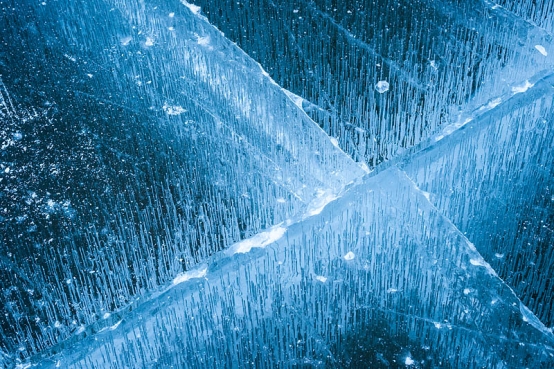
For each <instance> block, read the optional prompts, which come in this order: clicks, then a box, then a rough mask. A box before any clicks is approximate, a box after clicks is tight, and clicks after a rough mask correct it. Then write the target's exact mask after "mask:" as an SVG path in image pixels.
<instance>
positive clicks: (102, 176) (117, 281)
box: [0, 0, 365, 366]
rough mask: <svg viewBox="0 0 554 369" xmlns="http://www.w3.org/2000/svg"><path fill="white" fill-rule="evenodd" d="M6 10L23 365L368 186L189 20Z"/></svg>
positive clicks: (69, 5) (98, 5)
mask: <svg viewBox="0 0 554 369" xmlns="http://www.w3.org/2000/svg"><path fill="white" fill-rule="evenodd" d="M0 7H1V9H2V15H1V18H0V25H1V28H2V30H3V31H2V32H1V36H0V38H1V41H2V45H5V47H6V49H7V50H10V51H9V52H7V53H2V54H1V55H0V75H1V76H0V117H1V119H2V120H1V128H2V129H1V130H0V141H1V146H2V148H3V149H2V151H1V153H0V155H1V162H0V165H1V166H0V168H1V172H2V176H1V195H0V201H1V206H0V208H1V210H0V217H1V218H0V221H1V222H2V238H1V241H0V242H1V245H0V247H1V250H2V254H1V255H0V266H1V268H0V280H1V281H2V294H1V295H0V305H1V306H2V308H3V312H2V314H1V318H0V319H1V320H0V326H1V330H0V349H2V350H3V351H4V352H11V353H13V352H14V351H15V350H18V348H21V350H18V353H17V354H12V356H11V358H12V359H13V360H15V359H16V358H17V359H22V358H26V357H29V356H32V355H35V354H38V353H40V352H42V351H43V350H44V349H48V348H50V347H52V346H53V345H55V344H57V343H58V342H62V341H64V340H66V339H68V338H69V337H72V336H74V335H75V334H79V328H78V327H81V326H85V327H87V330H86V332H84V333H83V334H87V335H88V334H90V332H91V331H96V329H95V328H94V324H96V323H97V322H98V321H100V320H102V319H105V318H104V317H105V316H106V315H105V314H112V317H111V318H109V319H108V320H111V319H117V314H113V313H114V312H117V311H120V310H121V309H123V310H125V309H131V308H132V306H133V305H134V304H135V305H136V304H139V303H140V302H141V301H143V300H144V299H148V298H149V296H151V295H152V294H153V293H155V291H157V290H158V289H160V288H162V289H163V288H165V287H166V286H167V285H168V284H171V282H172V281H174V279H175V278H181V277H182V276H181V277H178V275H180V273H188V272H190V271H191V270H194V268H196V267H197V266H198V265H200V264H201V263H202V262H204V261H205V260H206V258H208V257H209V256H210V255H212V254H214V253H216V252H217V251H220V250H223V249H226V248H227V247H229V246H231V245H232V244H235V243H236V242H239V241H241V240H246V239H249V238H251V237H253V236H255V235H259V234H260V232H262V231H264V230H268V229H270V227H272V226H275V225H277V224H280V223H282V222H285V221H289V220H291V219H295V218H296V217H302V216H304V215H305V213H306V211H308V210H310V211H319V210H318V209H320V208H322V207H323V206H324V205H325V204H326V203H327V202H328V201H330V199H333V198H335V197H336V196H337V195H338V194H339V193H341V191H342V190H343V188H344V187H345V186H346V185H348V184H349V183H351V182H352V181H354V180H355V179H356V178H359V177H361V176H362V175H363V174H364V173H365V172H364V171H363V170H362V169H361V168H360V166H359V165H357V164H356V163H355V162H354V161H353V160H352V159H350V158H349V157H348V156H347V155H346V154H344V153H343V152H342V151H341V150H340V149H338V148H337V147H336V146H335V145H333V143H332V142H331V140H330V139H329V137H328V136H327V135H326V134H325V133H324V132H323V131H322V130H321V128H320V127H318V126H317V124H315V123H314V122H313V121H312V120H311V119H310V118H309V117H308V116H307V115H306V114H305V113H304V112H303V111H302V110H301V109H299V108H298V107H297V106H296V105H295V104H294V102H293V101H291V99H290V98H289V97H288V96H287V94H286V93H285V92H284V91H283V90H282V88H281V87H279V86H277V85H276V84H275V83H274V82H273V81H272V80H271V79H270V78H268V77H266V76H265V74H264V72H263V70H262V69H261V68H260V66H259V64H257V63H256V62H255V61H253V60H252V59H250V58H249V57H248V56H247V55H246V54H244V53H243V52H242V51H241V50H240V49H238V48H237V47H236V45H234V44H233V43H232V42H230V41H229V40H227V39H225V38H224V37H223V35H222V34H221V33H220V32H219V31H218V30H216V29H215V28H214V27H213V26H211V25H210V24H209V23H208V22H207V21H206V20H205V19H204V18H203V17H199V16H197V14H196V13H198V9H197V8H196V7H194V6H192V5H190V4H189V5H187V6H184V5H183V4H181V3H180V2H179V1H170V2H161V1H160V2H149V3H148V4H146V5H144V7H138V8H137V5H136V4H135V3H134V2H133V1H131V0H129V1H115V0H114V1H111V0H106V1H100V0H99V1H94V2H93V3H86V4H76V3H73V2H70V1H58V2H52V3H49V4H48V6H47V7H44V6H41V5H40V4H38V3H36V2H34V1H12V2H3V3H1V4H0ZM191 10H192V11H193V13H194V14H192V13H191ZM170 13H173V14H174V16H173V17H168V16H167V14H170ZM60 14H63V16H61V17H60V16H59V15H60ZM99 19H102V22H98V20H99ZM53 20H54V21H53ZM14 22H15V23H14ZM14 24H17V26H13V25H14ZM168 26H171V27H173V31H169V30H168ZM3 47H4V46H3ZM89 74H90V75H92V76H93V77H94V78H88V77H87V75H89ZM30 194H34V196H31V195H30ZM268 204H271V205H270V206H268ZM273 240H274V238H271V237H270V238H269V239H267V242H268V243H269V242H270V241H273ZM246 242H247V241H246ZM243 246H244V244H243ZM257 246H259V245H253V246H248V247H245V248H244V250H243V251H247V249H249V248H250V247H257ZM68 279H69V280H71V283H69V284H68V283H66V281H67V280H68ZM29 291H30V292H29ZM73 321H75V322H76V324H72V323H71V322H73ZM55 322H58V324H57V323H55ZM114 323H115V322H114ZM0 366H2V365H0Z"/></svg>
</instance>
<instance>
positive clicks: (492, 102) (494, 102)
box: [487, 97, 502, 109]
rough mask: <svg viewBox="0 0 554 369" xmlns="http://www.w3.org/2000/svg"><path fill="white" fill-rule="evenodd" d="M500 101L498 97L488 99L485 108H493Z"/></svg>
mask: <svg viewBox="0 0 554 369" xmlns="http://www.w3.org/2000/svg"><path fill="white" fill-rule="evenodd" d="M501 103H502V99H501V98H500V97H499V98H497V99H494V100H492V101H490V102H489V103H488V104H487V108H489V109H492V108H495V107H497V106H498V105H500V104H501Z"/></svg>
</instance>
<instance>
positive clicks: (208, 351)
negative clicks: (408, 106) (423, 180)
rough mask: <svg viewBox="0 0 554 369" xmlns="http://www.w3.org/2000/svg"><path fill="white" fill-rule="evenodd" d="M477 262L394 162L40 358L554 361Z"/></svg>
mask: <svg viewBox="0 0 554 369" xmlns="http://www.w3.org/2000/svg"><path fill="white" fill-rule="evenodd" d="M350 255H352V256H353V255H355V256H356V257H355V258H354V257H351V256H350ZM472 260H481V261H482V258H481V256H480V255H479V254H478V253H477V251H476V250H475V249H474V248H473V247H472V246H471V244H470V243H469V242H468V240H467V238H466V237H465V236H464V235H463V234H462V233H460V232H459V231H458V230H457V229H456V228H455V227H453V225H452V224H451V223H450V221H449V220H448V219H446V218H445V217H444V216H443V215H441V214H440V213H439V211H437V209H436V208H435V207H434V206H432V205H431V204H430V203H429V201H428V200H427V199H426V198H425V196H423V194H422V193H421V192H420V191H419V190H418V189H417V187H415V185H414V184H413V182H412V181H411V180H410V179H409V178H408V177H406V175H405V174H404V173H403V172H401V171H399V170H398V169H396V168H391V169H388V170H386V171H384V172H381V173H380V174H379V175H377V176H375V177H372V178H369V179H366V181H365V182H364V183H363V184H361V185H359V186H357V187H355V188H352V189H351V190H350V191H349V192H348V193H347V194H346V195H345V196H344V197H342V198H340V199H338V200H336V201H335V202H333V203H331V204H330V205H329V206H327V207H326V208H325V209H324V210H323V211H322V212H321V213H320V214H319V215H317V216H314V217H311V218H309V219H306V220H304V221H302V222H300V223H296V224H293V225H291V226H290V227H288V229H287V230H286V234H285V235H284V236H283V237H281V238H280V239H279V240H278V241H276V242H275V243H273V244H271V245H269V246H267V247H266V248H263V249H256V250H253V251H252V252H250V253H248V254H235V255H233V256H231V257H224V258H219V259H218V260H213V262H212V263H211V265H210V267H209V268H208V270H207V272H206V273H205V275H204V274H202V275H201V276H199V278H197V279H191V280H189V281H188V282H185V283H181V284H179V285H176V286H174V287H172V288H171V289H170V290H168V291H167V292H165V293H164V294H162V295H160V296H159V297H157V298H156V299H154V300H152V301H150V302H148V303H147V304H144V305H143V306H141V307H140V308H139V309H137V310H135V311H133V312H132V313H130V314H129V315H127V316H124V317H123V318H122V319H123V320H122V322H121V323H120V324H119V326H118V327H117V328H116V329H114V330H105V331H103V332H102V333H100V334H98V335H96V336H94V337H91V338H88V339H85V340H83V341H82V342H80V343H79V344H78V345H77V346H75V347H73V348H70V349H67V350H64V351H62V352H61V353H60V354H59V355H55V356H53V357H51V358H50V359H49V360H47V361H43V362H42V363H41V365H39V366H38V367H45V368H47V367H54V366H55V365H56V363H60V365H61V366H63V367H65V368H85V367H86V368H104V367H106V366H109V367H112V368H124V367H133V366H140V367H150V366H158V367H171V366H174V367H182V368H188V367H191V368H215V367H226V368H231V367H250V366H253V367H257V368H275V367H295V366H301V367H310V368H311V367H315V368H317V367H333V368H337V367H351V368H358V367H364V368H365V367H389V366H392V367H400V366H402V365H403V364H406V363H412V364H413V365H414V366H415V367H441V368H444V367H464V368H482V367H488V368H497V367H498V368H501V367H510V368H512V367H514V368H515V367H518V368H519V367H533V368H540V367H544V368H546V367H548V366H549V365H552V364H554V357H553V355H554V350H553V349H552V348H551V347H552V344H554V337H553V336H552V333H551V332H549V331H547V330H546V329H545V327H544V326H543V325H542V324H541V323H540V322H538V320H536V318H535V317H534V316H533V314H532V313H528V312H527V311H526V310H525V309H523V308H522V307H521V303H520V302H519V300H518V299H517V297H516V296H515V294H514V293H513V292H512V290H511V289H510V288H509V287H507V286H506V285H505V284H504V283H503V282H502V281H501V280H500V279H499V278H498V277H497V276H496V275H495V273H494V272H492V271H491V270H490V269H489V268H488V267H487V264H486V263H485V262H484V261H482V262H481V263H479V264H477V265H476V264H475V263H474V262H472ZM117 319H121V318H120V317H118V318H117Z"/></svg>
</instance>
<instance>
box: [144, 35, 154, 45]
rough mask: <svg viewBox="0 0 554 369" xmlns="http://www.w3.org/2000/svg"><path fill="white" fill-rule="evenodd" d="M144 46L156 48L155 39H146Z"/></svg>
mask: <svg viewBox="0 0 554 369" xmlns="http://www.w3.org/2000/svg"><path fill="white" fill-rule="evenodd" d="M144 46H148V47H150V46H154V39H153V38H152V37H146V41H145V42H144Z"/></svg>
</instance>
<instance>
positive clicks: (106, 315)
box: [102, 313, 111, 319]
mask: <svg viewBox="0 0 554 369" xmlns="http://www.w3.org/2000/svg"><path fill="white" fill-rule="evenodd" d="M110 315H111V314H110V313H105V314H104V315H102V318H104V319H108V318H109V317H110Z"/></svg>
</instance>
